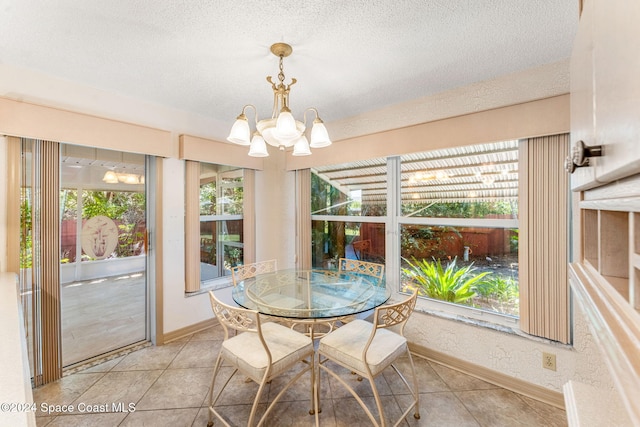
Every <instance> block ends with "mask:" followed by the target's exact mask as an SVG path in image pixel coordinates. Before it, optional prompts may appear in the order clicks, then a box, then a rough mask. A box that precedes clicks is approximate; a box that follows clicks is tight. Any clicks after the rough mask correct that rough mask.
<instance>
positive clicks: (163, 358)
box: [112, 342, 186, 371]
mask: <svg viewBox="0 0 640 427" xmlns="http://www.w3.org/2000/svg"><path fill="white" fill-rule="evenodd" d="M185 344H186V342H173V343H169V344H165V345H162V346H150V347H146V348H143V349H142V350H138V351H134V352H132V353H129V354H128V355H126V356H124V357H123V358H122V360H120V362H119V363H118V364H116V365H115V366H114V367H113V368H112V370H113V371H149V370H154V369H166V368H167V367H168V366H169V364H171V362H173V360H174V359H175V358H176V356H177V355H178V353H179V352H180V350H182V348H183V347H184V345H185Z"/></svg>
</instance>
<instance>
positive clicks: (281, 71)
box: [278, 55, 284, 84]
mask: <svg viewBox="0 0 640 427" xmlns="http://www.w3.org/2000/svg"><path fill="white" fill-rule="evenodd" d="M283 58H284V57H283V56H282V55H280V72H279V73H278V80H280V84H284V65H283V62H284V61H283Z"/></svg>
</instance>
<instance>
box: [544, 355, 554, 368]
mask: <svg viewBox="0 0 640 427" xmlns="http://www.w3.org/2000/svg"><path fill="white" fill-rule="evenodd" d="M542 367H543V368H545V369H550V370H552V371H555V370H556V355H555V354H552V353H542Z"/></svg>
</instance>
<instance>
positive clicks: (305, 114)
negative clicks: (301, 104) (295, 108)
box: [302, 107, 320, 128]
mask: <svg viewBox="0 0 640 427" xmlns="http://www.w3.org/2000/svg"><path fill="white" fill-rule="evenodd" d="M309 111H313V112H314V113H315V115H316V117H315V119H317V118H320V114H318V110H316V109H315V108H314V107H309V108H307V109H306V110H304V113H302V122H303V124H304V127H305V128H306V127H307V113H308V112H309ZM315 119H314V120H315Z"/></svg>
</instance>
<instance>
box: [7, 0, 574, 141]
mask: <svg viewBox="0 0 640 427" xmlns="http://www.w3.org/2000/svg"><path fill="white" fill-rule="evenodd" d="M577 8H578V0H535V1H532V0H475V1H471V0H404V1H403V0H393V1H391V0H386V1H382V0H367V1H365V0H358V1H356V0H352V1H343V0H336V1H327V0H317V1H313V2H311V1H305V2H294V1H290V0H289V1H255V0H250V1H220V0H218V1H215V0H213V1H177V0H136V1H131V0H108V1H104V0H102V1H96V0H83V1H79V0H56V1H38V0H0V29H1V30H0V31H1V35H2V36H1V37H0V62H1V63H4V64H9V65H12V66H16V67H21V68H27V69H31V70H35V71H39V72H42V73H45V74H47V75H51V76H55V77H57V78H61V79H64V80H69V81H72V82H77V83H81V84H85V85H88V86H91V87H94V88H98V89H101V90H105V91H108V92H115V93H119V94H126V95H128V96H131V97H134V98H139V99H141V100H145V101H149V102H152V103H155V104H159V105H162V106H167V107H171V108H175V109H179V110H184V111H185V112H187V113H191V114H197V115H199V116H204V117H210V118H211V119H212V120H216V121H221V122H223V123H229V124H231V123H232V121H233V119H234V118H235V116H236V115H237V114H238V113H239V112H240V110H241V108H242V106H243V105H244V104H247V103H253V104H255V105H256V106H257V108H258V111H259V114H260V118H264V117H266V116H268V115H270V113H271V104H272V95H271V89H270V85H269V84H268V83H267V82H266V80H265V77H266V76H267V75H273V76H274V77H275V76H276V75H277V73H278V60H277V58H276V57H275V56H273V55H272V54H271V53H270V52H269V46H270V45H271V44H272V43H274V42H279V41H284V42H287V43H289V44H291V45H292V46H293V54H292V55H291V56H290V57H289V58H286V59H285V63H284V71H285V75H286V76H287V82H288V81H289V79H290V78H292V77H295V78H296V79H297V80H298V83H297V84H296V85H295V86H293V88H292V90H291V107H292V110H293V112H294V114H295V115H297V116H298V117H299V116H300V114H301V111H302V110H303V109H304V108H306V107H310V106H314V107H316V108H318V110H319V111H320V114H321V116H322V118H323V119H324V120H325V122H328V123H330V122H332V121H337V120H344V119H346V118H349V117H353V116H357V115H359V114H362V113H364V112H367V111H372V110H378V109H381V108H384V107H387V106H390V105H393V104H397V103H401V102H406V101H408V100H412V99H415V98H420V97H425V96H428V95H432V94H436V93H440V92H443V91H446V90H449V89H452V88H456V87H460V86H465V85H469V84H472V83H475V82H478V81H483V80H488V79H493V78H496V77H498V76H503V75H507V74H511V73H515V72H519V71H522V70H526V69H530V68H533V67H537V66H540V65H543V64H551V63H555V62H558V61H563V60H566V59H567V58H568V57H569V56H570V51H571V44H572V41H573V37H574V34H575V31H576V28H577V21H578V11H577ZM224 136H226V135H224ZM224 136H222V137H224Z"/></svg>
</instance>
